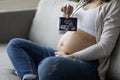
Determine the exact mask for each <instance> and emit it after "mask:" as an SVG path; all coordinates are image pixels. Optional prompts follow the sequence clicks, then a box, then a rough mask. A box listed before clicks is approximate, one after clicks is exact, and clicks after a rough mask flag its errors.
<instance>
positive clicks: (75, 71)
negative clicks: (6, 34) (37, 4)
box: [7, 0, 120, 80]
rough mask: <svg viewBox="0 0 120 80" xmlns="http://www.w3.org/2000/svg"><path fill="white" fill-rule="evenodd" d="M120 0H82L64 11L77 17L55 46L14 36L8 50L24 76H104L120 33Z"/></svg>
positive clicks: (99, 79) (62, 79) (66, 79)
mask: <svg viewBox="0 0 120 80" xmlns="http://www.w3.org/2000/svg"><path fill="white" fill-rule="evenodd" d="M119 6H120V2H119V0H80V1H79V3H78V5H77V6H76V8H75V9H74V10H73V7H72V6H71V5H68V6H66V5H65V6H63V7H62V8H61V11H62V13H63V14H64V15H66V17H67V18H70V17H77V18H78V29H77V31H67V32H66V33H65V34H64V35H63V36H62V37H61V39H60V40H59V42H58V45H57V47H56V50H54V49H52V48H49V47H46V46H43V45H39V44H36V43H34V42H32V41H28V40H25V39H20V38H15V39H12V40H11V41H10V42H9V43H8V46H7V52H8V55H9V58H10V60H11V61H12V63H13V65H14V67H15V69H16V74H17V75H18V76H20V77H21V79H22V80H105V76H106V72H107V70H108V67H109V59H110V55H111V52H112V50H113V48H114V46H115V43H116V41H117V38H118V35H119V33H120V14H119V13H120V8H119Z"/></svg>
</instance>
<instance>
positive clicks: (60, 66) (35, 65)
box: [7, 38, 99, 80]
mask: <svg viewBox="0 0 120 80" xmlns="http://www.w3.org/2000/svg"><path fill="white" fill-rule="evenodd" d="M55 51H56V50H54V49H52V48H49V47H46V46H43V45H39V44H37V43H34V42H32V41H29V40H25V39H20V38H15V39H12V40H11V41H10V42H9V43H8V45H7V52H8V56H9V58H10V60H11V62H12V63H13V66H14V67H15V69H16V71H17V72H18V75H19V76H20V77H21V78H22V77H23V76H24V75H25V74H35V75H38V77H39V80H99V76H98V71H97V67H98V65H99V63H98V60H94V61H84V60H78V59H73V58H64V57H55V54H54V52H55Z"/></svg>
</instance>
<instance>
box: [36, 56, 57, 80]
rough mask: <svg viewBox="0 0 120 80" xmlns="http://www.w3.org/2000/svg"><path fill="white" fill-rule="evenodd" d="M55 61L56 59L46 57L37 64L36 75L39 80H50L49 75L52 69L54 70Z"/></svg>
mask: <svg viewBox="0 0 120 80" xmlns="http://www.w3.org/2000/svg"><path fill="white" fill-rule="evenodd" d="M56 60H57V58H56V57H47V58H45V59H44V60H43V61H42V62H41V63H40V64H39V66H38V75H39V79H40V80H43V79H44V80H51V79H50V78H49V77H50V76H49V74H50V73H51V72H52V70H53V68H55V65H56V64H57V62H56ZM48 78H49V79H48Z"/></svg>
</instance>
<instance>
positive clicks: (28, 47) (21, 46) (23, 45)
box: [7, 38, 55, 64]
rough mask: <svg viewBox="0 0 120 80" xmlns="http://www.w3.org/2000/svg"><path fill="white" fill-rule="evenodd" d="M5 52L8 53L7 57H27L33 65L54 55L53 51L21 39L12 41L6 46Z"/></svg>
mask: <svg viewBox="0 0 120 80" xmlns="http://www.w3.org/2000/svg"><path fill="white" fill-rule="evenodd" d="M7 51H8V53H9V56H15V57H17V56H18V57H25V56H29V57H31V58H32V59H33V61H34V62H35V64H38V63H39V61H41V60H42V59H44V58H45V57H49V56H54V55H55V54H54V52H55V50H54V49H52V48H49V47H47V46H43V45H41V44H38V43H35V42H32V41H30V40H26V39H21V38H15V39H12V40H11V41H10V42H9V44H8V46H7Z"/></svg>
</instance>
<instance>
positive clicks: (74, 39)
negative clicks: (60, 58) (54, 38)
mask: <svg viewBox="0 0 120 80" xmlns="http://www.w3.org/2000/svg"><path fill="white" fill-rule="evenodd" d="M95 43H96V40H95V37H93V36H91V35H89V34H88V33H86V32H84V31H82V30H80V29H78V30H77V31H76V32H75V31H68V32H66V33H65V34H64V35H63V36H62V37H61V39H60V40H59V42H58V45H57V50H58V51H64V52H66V53H68V54H72V53H74V52H77V51H80V50H82V49H85V48H87V47H89V46H91V45H93V44H95Z"/></svg>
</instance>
